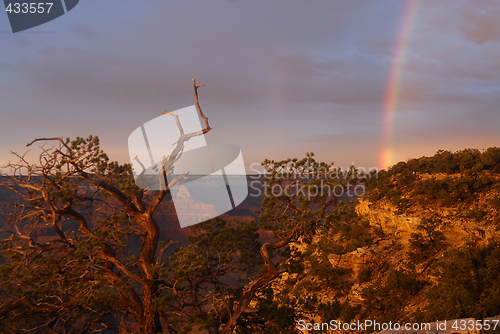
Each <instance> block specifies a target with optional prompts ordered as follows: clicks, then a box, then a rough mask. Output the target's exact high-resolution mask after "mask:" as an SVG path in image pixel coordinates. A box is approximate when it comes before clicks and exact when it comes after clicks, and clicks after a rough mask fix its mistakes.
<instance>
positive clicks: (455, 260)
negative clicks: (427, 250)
mask: <svg viewBox="0 0 500 334" xmlns="http://www.w3.org/2000/svg"><path fill="white" fill-rule="evenodd" d="M433 275H435V276H438V277H439V279H438V281H437V284H436V285H434V286H433V287H432V288H431V289H430V290H429V292H428V293H427V299H428V301H429V305H428V306H427V307H426V308H425V310H424V311H423V312H422V313H420V314H419V315H418V317H420V318H421V319H427V320H432V321H434V320H435V319H440V320H445V319H460V318H476V319H482V318H485V317H489V316H495V315H497V314H499V313H500V280H499V279H498V277H500V246H499V243H498V240H491V241H490V242H489V243H488V244H486V245H485V246H478V245H475V244H469V245H468V246H467V247H465V248H463V249H453V250H450V251H448V252H447V254H446V256H445V257H444V258H443V259H442V260H440V261H439V262H438V263H437V264H436V265H435V266H434V274H433Z"/></svg>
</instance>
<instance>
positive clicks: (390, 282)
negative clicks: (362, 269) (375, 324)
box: [361, 269, 423, 322]
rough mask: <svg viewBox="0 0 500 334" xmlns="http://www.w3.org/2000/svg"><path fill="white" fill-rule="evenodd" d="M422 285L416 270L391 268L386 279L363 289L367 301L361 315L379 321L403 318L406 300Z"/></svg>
mask: <svg viewBox="0 0 500 334" xmlns="http://www.w3.org/2000/svg"><path fill="white" fill-rule="evenodd" d="M422 287H423V283H422V282H420V281H419V280H418V279H417V278H416V274H415V273H414V272H411V271H409V272H405V271H401V270H396V269H390V270H389V272H388V274H387V278H386V280H385V281H382V280H378V281H376V282H374V283H373V284H372V285H370V286H368V287H367V288H365V289H363V292H362V295H363V298H364V299H365V303H364V309H363V311H362V315H361V317H362V318H364V319H367V318H370V319H377V321H379V322H384V321H387V322H389V321H393V322H394V321H396V320H401V319H402V317H404V313H403V312H402V309H403V307H404V306H405V305H406V302H407V301H408V300H409V298H410V297H412V296H415V295H416V294H417V293H418V292H419V291H420V290H421V289H422Z"/></svg>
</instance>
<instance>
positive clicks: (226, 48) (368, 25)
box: [0, 0, 500, 173]
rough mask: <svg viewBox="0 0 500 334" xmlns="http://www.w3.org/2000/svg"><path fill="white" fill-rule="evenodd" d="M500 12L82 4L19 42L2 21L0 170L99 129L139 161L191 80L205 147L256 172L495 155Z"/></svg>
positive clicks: (124, 157) (390, 5)
mask: <svg viewBox="0 0 500 334" xmlns="http://www.w3.org/2000/svg"><path fill="white" fill-rule="evenodd" d="M499 17H500V2H499V1H498V0H443V1H430V0H408V1H403V0H397V1H396V0H377V1H368V0H361V1H360V0H349V1H347V0H344V1H340V0H338V1H333V0H331V1H327V0H307V1H304V0H301V1H296V0H265V1H264V0H232V1H229V0H227V1H223V0H199V1H194V0H178V1H168V0H161V1H160V0H151V1H139V0H82V1H80V3H79V4H78V5H77V6H76V7H75V8H74V9H73V10H72V11H70V12H68V13H67V14H65V15H63V16H61V17H59V18H57V19H55V20H53V21H51V22H48V23H46V24H43V25H40V26H38V27H35V28H32V29H29V30H26V31H23V32H18V33H15V34H14V33H12V31H11V28H10V25H9V22H8V18H7V15H6V14H0V165H5V164H6V163H7V162H9V160H11V161H15V158H14V157H13V156H12V155H11V152H18V153H24V152H25V151H26V150H27V149H28V148H26V144H27V143H28V142H30V141H32V140H33V139H35V138H40V137H70V138H76V137H77V136H80V137H87V136H89V135H97V136H99V138H100V140H101V147H102V148H103V149H104V150H105V151H106V152H107V153H108V155H109V157H110V158H111V159H112V160H117V161H119V162H120V163H128V162H130V161H129V155H128V146H127V145H128V136H129V135H130V134H131V133H132V131H134V130H135V129H136V128H137V127H139V126H140V125H141V124H143V123H145V122H147V121H149V120H152V119H154V118H155V117H158V116H160V115H161V113H162V112H163V111H175V110H177V109H180V108H184V107H187V106H190V105H193V104H194V94H193V87H192V81H191V80H192V78H196V80H197V83H198V84H204V85H205V86H204V87H202V88H200V89H199V94H200V104H201V107H202V109H203V111H204V113H205V114H206V115H207V116H208V118H209V121H210V125H211V127H212V128H213V130H212V131H211V132H209V133H208V134H207V136H206V139H207V141H208V142H210V143H217V142H219V143H226V142H227V143H233V144H236V145H238V146H239V147H240V148H241V152H242V154H243V158H244V160H245V164H246V165H247V172H248V173H253V172H254V170H255V169H256V168H255V167H251V165H252V164H260V163H261V162H262V161H263V160H264V159H266V158H267V159H273V160H281V159H287V158H294V157H296V158H302V157H304V156H305V153H306V152H311V151H312V152H314V153H315V154H316V158H317V160H319V161H324V162H334V163H335V165H337V166H339V167H344V168H347V167H348V166H349V165H351V164H354V165H356V166H359V167H364V168H367V169H368V168H370V167H377V168H380V169H381V168H386V167H387V166H388V165H391V164H395V163H397V162H398V161H401V160H407V159H410V158H415V157H420V156H424V155H432V154H434V153H435V152H436V151H437V150H440V149H443V150H450V151H457V150H461V149H465V148H478V149H486V148H488V147H492V146H500V20H499V19H498V18H499ZM391 92H392V93H391ZM391 94H392V97H391ZM390 101H392V102H393V103H392V105H391V107H388V102H390ZM33 149H34V150H36V147H35V148H33ZM4 172H6V170H4Z"/></svg>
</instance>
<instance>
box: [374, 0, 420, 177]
mask: <svg viewBox="0 0 500 334" xmlns="http://www.w3.org/2000/svg"><path fill="white" fill-rule="evenodd" d="M420 2H421V0H408V3H407V4H406V7H405V10H404V15H403V18H402V20H401V29H400V30H399V31H400V33H399V35H398V38H397V40H396V45H395V50H396V52H395V54H394V56H393V59H392V64H391V70H390V72H389V78H388V81H387V86H386V87H387V88H386V91H385V95H384V102H383V114H384V115H383V146H382V150H381V152H380V157H379V167H380V168H387V167H389V166H391V165H392V164H393V163H394V161H393V156H394V152H393V147H392V129H393V126H394V118H395V113H396V111H397V109H398V102H399V93H400V86H401V81H402V80H401V79H402V76H403V69H404V65H405V58H406V54H407V51H408V46H409V45H410V36H411V32H412V29H413V25H414V22H415V18H416V16H417V12H418V9H419V7H420Z"/></svg>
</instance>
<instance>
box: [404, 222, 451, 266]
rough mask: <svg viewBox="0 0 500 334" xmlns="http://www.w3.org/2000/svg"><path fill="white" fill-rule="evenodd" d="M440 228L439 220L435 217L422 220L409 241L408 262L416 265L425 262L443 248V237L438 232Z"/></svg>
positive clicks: (442, 234) (441, 233)
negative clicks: (410, 261)
mask: <svg viewBox="0 0 500 334" xmlns="http://www.w3.org/2000/svg"><path fill="white" fill-rule="evenodd" d="M440 226H441V219H439V218H437V217H431V218H425V217H424V218H422V220H421V222H420V224H418V226H417V231H416V232H413V233H412V234H411V237H410V240H409V243H410V251H409V254H408V255H409V257H410V260H412V261H414V262H417V263H418V262H423V261H427V260H429V259H431V258H432V257H433V256H434V255H435V254H436V253H437V252H439V251H440V250H441V249H442V248H443V247H444V244H443V242H444V240H445V236H444V233H443V232H441V231H440V230H439V227H440Z"/></svg>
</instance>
